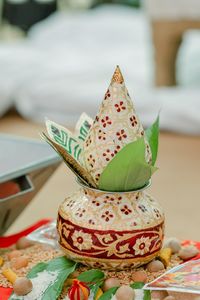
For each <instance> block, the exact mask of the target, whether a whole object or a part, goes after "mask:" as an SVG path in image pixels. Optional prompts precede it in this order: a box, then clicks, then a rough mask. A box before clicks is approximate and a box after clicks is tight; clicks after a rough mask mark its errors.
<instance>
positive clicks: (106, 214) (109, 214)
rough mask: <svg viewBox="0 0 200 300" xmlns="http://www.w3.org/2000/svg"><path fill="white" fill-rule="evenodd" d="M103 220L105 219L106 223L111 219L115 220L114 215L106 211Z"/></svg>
mask: <svg viewBox="0 0 200 300" xmlns="http://www.w3.org/2000/svg"><path fill="white" fill-rule="evenodd" d="M101 217H102V219H104V220H105V221H106V222H109V221H110V220H111V219H113V218H114V215H113V214H112V213H111V212H110V211H109V210H106V211H105V212H104V213H103V214H102V215H101Z"/></svg>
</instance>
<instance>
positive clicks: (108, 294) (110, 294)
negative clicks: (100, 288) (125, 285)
mask: <svg viewBox="0 0 200 300" xmlns="http://www.w3.org/2000/svg"><path fill="white" fill-rule="evenodd" d="M118 288H119V287H118V286H117V287H113V288H111V289H109V290H108V291H106V292H105V293H103V295H102V296H101V297H100V298H99V300H111V299H112V297H113V295H115V293H116V291H117V289H118Z"/></svg>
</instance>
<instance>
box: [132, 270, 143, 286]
mask: <svg viewBox="0 0 200 300" xmlns="http://www.w3.org/2000/svg"><path fill="white" fill-rule="evenodd" d="M131 277H132V279H133V281H134V282H144V283H145V282H146V281H147V274H146V272H145V271H142V270H141V271H136V272H134V273H133V274H132V276H131Z"/></svg>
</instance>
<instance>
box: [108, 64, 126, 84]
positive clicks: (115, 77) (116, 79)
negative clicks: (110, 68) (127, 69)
mask: <svg viewBox="0 0 200 300" xmlns="http://www.w3.org/2000/svg"><path fill="white" fill-rule="evenodd" d="M114 82H116V83H121V84H122V83H123V82H124V78H123V75H122V73H121V70H120V68H119V66H117V67H116V69H115V72H114V74H113V77H112V80H111V83H114Z"/></svg>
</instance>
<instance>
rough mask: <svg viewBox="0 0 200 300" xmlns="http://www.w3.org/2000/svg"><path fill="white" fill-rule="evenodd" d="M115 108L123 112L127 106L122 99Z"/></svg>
mask: <svg viewBox="0 0 200 300" xmlns="http://www.w3.org/2000/svg"><path fill="white" fill-rule="evenodd" d="M115 108H116V111H117V112H121V111H122V110H125V109H126V106H125V104H124V102H123V101H120V102H119V103H116V104H115Z"/></svg>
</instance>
